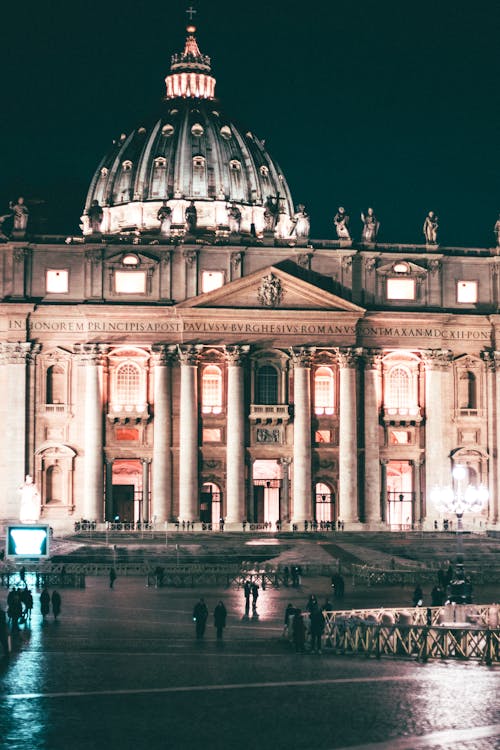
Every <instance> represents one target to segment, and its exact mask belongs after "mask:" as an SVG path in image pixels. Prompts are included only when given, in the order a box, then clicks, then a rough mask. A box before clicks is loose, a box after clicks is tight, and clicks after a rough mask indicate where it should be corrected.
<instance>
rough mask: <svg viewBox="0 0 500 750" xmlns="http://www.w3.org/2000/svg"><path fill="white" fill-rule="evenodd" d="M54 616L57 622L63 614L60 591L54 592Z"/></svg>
mask: <svg viewBox="0 0 500 750" xmlns="http://www.w3.org/2000/svg"><path fill="white" fill-rule="evenodd" d="M52 614H53V615H54V620H57V618H58V617H59V615H60V614H61V594H60V593H59V591H53V592H52Z"/></svg>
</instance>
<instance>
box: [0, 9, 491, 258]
mask: <svg viewBox="0 0 500 750" xmlns="http://www.w3.org/2000/svg"><path fill="white" fill-rule="evenodd" d="M194 6H195V7H196V8H197V10H198V13H197V15H196V18H195V21H196V23H197V26H198V33H197V38H198V42H199V45H200V48H201V50H202V52H204V53H205V54H209V55H210V56H211V57H212V65H213V70H214V73H215V77H216V79H217V86H216V94H217V96H218V97H219V98H220V99H221V100H222V103H223V105H224V109H225V111H226V112H227V113H228V114H229V115H230V117H231V118H232V119H234V120H235V121H236V122H237V123H240V124H242V125H243V127H244V128H245V129H251V130H252V131H253V132H255V133H256V135H257V136H258V137H260V138H264V139H265V140H266V144H267V147H268V149H269V151H270V153H271V155H272V156H273V157H274V158H275V159H276V160H277V161H278V162H279V164H280V165H281V167H282V169H283V171H284V173H285V175H286V176H287V179H288V182H289V185H290V188H291V191H292V195H293V197H294V201H295V202H296V203H297V202H299V201H300V202H304V203H305V204H306V206H307V208H308V210H309V212H310V214H311V218H312V234H313V236H314V237H316V238H320V237H321V238H325V237H333V236H334V232H333V225H332V217H333V215H334V213H335V211H336V209H337V207H338V206H339V205H343V206H345V207H346V208H347V209H348V212H349V213H350V214H351V217H352V219H351V221H352V227H353V234H354V235H355V236H358V233H359V229H360V222H359V212H360V210H361V209H363V208H366V207H367V206H368V205H373V206H374V208H375V210H376V213H377V215H378V217H379V219H380V221H381V232H380V240H381V241H382V240H383V241H386V242H422V239H423V237H422V234H421V227H422V223H423V220H424V217H425V214H426V213H427V211H428V210H430V209H433V210H435V211H436V212H437V213H438V215H439V217H440V228H441V229H440V239H441V241H442V243H446V244H457V245H472V246H491V244H492V242H493V233H492V227H493V224H494V223H495V220H496V218H497V215H498V213H499V212H500V195H499V174H500V169H499V168H500V148H499V138H500V127H499V125H500V97H499V89H500V86H499V81H500V53H499V44H498V40H499V38H500V29H499V26H500V4H499V3H498V2H496V0H491V1H490V2H481V0H479V1H477V2H469V3H465V2H462V0H457V2H453V3H452V2H451V1H450V0H435V2H434V3H430V2H426V1H425V0H423V1H422V2H418V1H416V0H413V1H412V0H400V1H399V2H397V3H396V2H392V0H391V2H385V1H384V0H379V2H373V1H372V0H358V1H356V0H349V2H340V1H339V2H335V0H331V1H330V2H326V1H325V0H320V1H319V2H316V3H310V4H308V3H307V2H304V1H302V2H298V1H297V0H288V2H282V3H278V2H274V1H271V0H267V2H264V0H255V1H254V2H247V3H242V2H229V0H199V2H197V3H194ZM187 7H188V3H187V2H180V0H171V1H170V2H165V0H163V2H159V0H142V2H137V0H135V1H134V2H132V0H122V1H121V2H117V1H116V0H102V2H95V0H87V1H86V2H85V1H84V0H65V1H64V2H63V1H62V0H38V2H35V1H34V0H28V1H27V2H24V3H18V4H9V5H8V7H7V8H3V9H2V21H1V27H2V38H1V43H0V61H1V63H2V71H3V76H2V78H3V81H2V83H3V85H2V107H1V109H0V201H1V206H0V207H1V208H2V213H3V209H6V208H7V204H8V201H9V200H10V199H14V198H17V197H18V195H24V196H25V197H26V199H27V200H28V202H29V203H30V205H31V210H32V215H33V217H35V216H38V217H39V218H40V217H41V216H42V215H45V216H46V217H48V223H47V224H46V226H47V228H49V229H52V230H54V231H58V232H59V233H67V232H76V231H78V222H79V216H80V214H81V211H82V207H83V202H84V198H85V193H86V189H87V186H88V183H89V181H90V178H91V176H92V173H93V171H94V169H95V167H96V166H97V164H98V162H99V161H100V159H101V157H102V156H103V155H104V153H105V152H106V151H107V149H108V147H109V145H110V143H111V140H112V139H113V138H115V137H116V136H118V135H119V134H120V133H121V132H129V130H130V129H131V128H133V127H136V126H138V125H141V124H143V122H150V121H151V118H152V117H154V116H155V115H156V114H158V115H159V114H160V111H161V105H160V100H161V97H162V96H163V94H164V82H163V79H164V77H165V75H166V74H167V73H168V71H169V65H170V55H171V54H172V52H177V51H181V50H182V48H183V45H184V38H185V25H186V15H185V9H186V8H187ZM38 201H43V203H38ZM56 219H57V220H56Z"/></svg>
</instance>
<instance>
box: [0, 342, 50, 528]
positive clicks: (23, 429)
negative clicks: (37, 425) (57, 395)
mask: <svg viewBox="0 0 500 750" xmlns="http://www.w3.org/2000/svg"><path fill="white" fill-rule="evenodd" d="M39 349H40V347H39V346H38V345H35V346H33V345H32V344H30V343H19V344H0V387H1V389H2V399H1V407H0V408H1V416H2V430H3V436H4V439H3V440H1V441H0V516H1V517H2V518H9V519H13V520H14V519H16V520H17V519H18V518H19V503H20V495H19V489H18V488H19V487H20V486H21V485H22V484H23V482H24V477H25V474H26V472H27V471H29V469H28V468H27V467H28V466H29V464H27V453H28V451H27V446H28V433H27V424H28V419H27V407H28V404H29V398H28V392H29V389H28V375H27V372H28V370H27V366H28V365H29V364H30V362H31V359H32V357H33V356H34V355H35V354H36V353H37V352H38V351H39ZM31 406H33V405H31Z"/></svg>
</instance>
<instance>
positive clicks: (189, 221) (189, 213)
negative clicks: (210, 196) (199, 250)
mask: <svg viewBox="0 0 500 750" xmlns="http://www.w3.org/2000/svg"><path fill="white" fill-rule="evenodd" d="M184 216H185V219H186V231H187V232H194V230H195V229H196V222H197V221H198V213H197V211H196V206H195V205H194V201H191V203H190V204H189V206H188V207H187V208H186V211H185V214H184Z"/></svg>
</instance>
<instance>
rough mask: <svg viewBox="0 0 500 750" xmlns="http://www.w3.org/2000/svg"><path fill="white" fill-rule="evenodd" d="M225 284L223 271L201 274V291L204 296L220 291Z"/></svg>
mask: <svg viewBox="0 0 500 750" xmlns="http://www.w3.org/2000/svg"><path fill="white" fill-rule="evenodd" d="M223 284H224V274H223V273H222V271H203V273H202V274H201V291H202V292H203V294H206V293H207V292H211V291H213V290H214V289H219V288H220V287H221V286H222V285H223Z"/></svg>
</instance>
